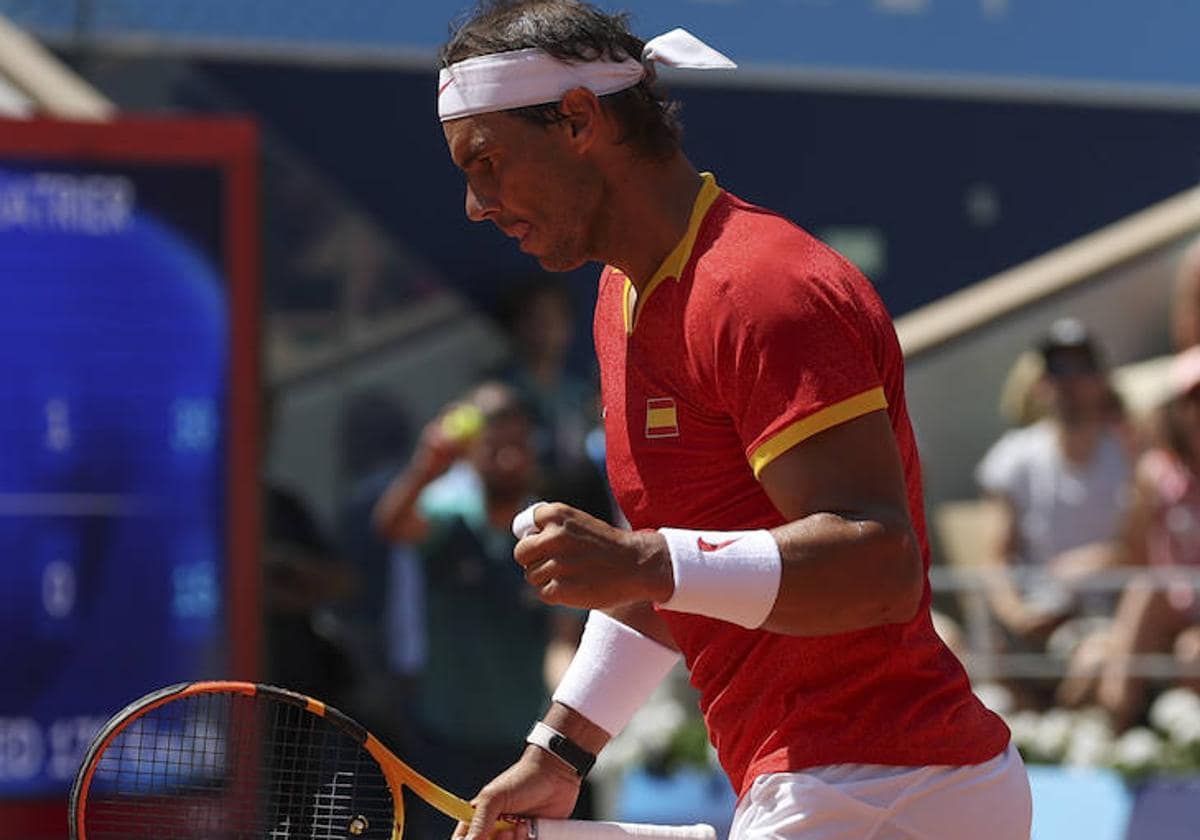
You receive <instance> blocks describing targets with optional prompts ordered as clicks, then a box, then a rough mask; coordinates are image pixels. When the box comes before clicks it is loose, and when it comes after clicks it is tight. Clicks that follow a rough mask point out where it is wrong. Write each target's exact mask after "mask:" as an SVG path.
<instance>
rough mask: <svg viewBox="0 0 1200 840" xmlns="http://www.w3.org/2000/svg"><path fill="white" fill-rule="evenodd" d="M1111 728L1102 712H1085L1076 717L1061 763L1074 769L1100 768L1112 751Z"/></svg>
mask: <svg viewBox="0 0 1200 840" xmlns="http://www.w3.org/2000/svg"><path fill="white" fill-rule="evenodd" d="M1113 743H1114V736H1113V730H1112V726H1111V725H1110V724H1109V722H1108V719H1107V718H1106V717H1105V715H1104V714H1103V713H1102V712H1099V711H1085V712H1082V713H1080V714H1079V715H1078V717H1077V718H1076V720H1075V727H1074V729H1072V731H1071V740H1070V743H1069V744H1068V745H1067V750H1066V754H1065V755H1064V757H1063V763H1064V764H1068V765H1073V766H1076V767H1102V766H1104V765H1105V764H1107V763H1108V761H1109V759H1110V756H1111V754H1112V751H1113Z"/></svg>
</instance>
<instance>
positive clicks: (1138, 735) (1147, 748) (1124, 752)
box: [1112, 726, 1165, 771]
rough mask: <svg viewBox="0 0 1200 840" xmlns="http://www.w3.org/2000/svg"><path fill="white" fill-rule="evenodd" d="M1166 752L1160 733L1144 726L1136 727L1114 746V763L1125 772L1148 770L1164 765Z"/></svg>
mask: <svg viewBox="0 0 1200 840" xmlns="http://www.w3.org/2000/svg"><path fill="white" fill-rule="evenodd" d="M1164 752H1165V751H1164V744H1163V741H1162V738H1160V737H1159V736H1158V733H1156V732H1155V731H1154V730H1152V729H1147V728H1146V727H1144V726H1135V727H1134V728H1133V729H1130V730H1129V731H1128V732H1126V733H1125V734H1124V735H1122V736H1121V737H1120V738H1118V739H1117V742H1116V744H1114V745H1113V751H1112V756H1113V763H1114V764H1115V765H1117V766H1118V767H1121V768H1123V769H1125V770H1132V771H1138V770H1148V769H1152V768H1154V767H1156V766H1158V765H1160V764H1161V763H1162V761H1163V758H1164Z"/></svg>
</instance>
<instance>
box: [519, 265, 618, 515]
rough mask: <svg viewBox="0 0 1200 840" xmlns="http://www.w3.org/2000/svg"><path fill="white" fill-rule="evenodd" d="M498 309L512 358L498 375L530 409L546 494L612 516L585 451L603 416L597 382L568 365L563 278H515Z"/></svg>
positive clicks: (569, 326)
mask: <svg viewBox="0 0 1200 840" xmlns="http://www.w3.org/2000/svg"><path fill="white" fill-rule="evenodd" d="M498 314H499V319H500V322H501V324H502V326H503V327H504V329H505V331H506V332H507V333H508V335H509V338H510V340H511V342H512V347H513V352H514V359H513V363H512V364H511V365H509V366H508V367H506V368H504V369H502V370H500V371H498V372H497V374H496V376H497V378H499V379H502V380H503V381H505V382H507V383H508V384H510V385H511V386H512V387H513V388H515V389H516V391H517V392H518V393H519V394H520V396H521V399H522V400H523V401H524V402H525V404H526V405H527V406H528V407H529V411H530V413H531V415H532V419H533V423H534V447H535V450H536V452H537V459H538V464H539V465H540V466H541V472H542V480H543V487H542V490H543V492H542V495H545V496H546V497H547V498H552V499H556V500H559V501H562V502H565V503H567V504H570V505H572V506H574V507H577V508H579V509H580V510H583V511H586V512H587V513H590V514H591V515H593V516H595V517H597V518H599V519H603V520H605V521H608V522H611V521H612V520H613V507H612V501H611V497H610V496H609V494H608V485H607V482H606V481H605V478H604V475H603V474H602V471H601V469H599V468H597V466H596V464H595V462H594V461H593V459H591V458H589V457H588V435H589V434H590V433H591V432H592V431H593V430H594V429H595V428H596V425H597V419H598V418H597V412H596V405H597V391H596V386H595V383H593V382H590V381H588V380H587V379H586V378H584V377H581V376H578V375H576V374H575V373H573V372H572V371H571V369H570V367H569V365H568V364H567V359H568V353H569V351H570V348H571V342H572V341H573V339H574V333H575V316H574V312H573V310H572V304H571V297H570V294H569V292H568V291H567V287H566V285H565V283H564V281H563V280H562V278H560V277H558V276H557V275H553V274H537V275H533V276H532V277H529V278H527V279H526V280H525V281H524V282H518V283H516V284H514V285H513V286H512V290H511V291H510V292H509V293H508V294H507V295H506V297H505V298H504V299H503V300H502V302H501V304H500V307H499V312H498Z"/></svg>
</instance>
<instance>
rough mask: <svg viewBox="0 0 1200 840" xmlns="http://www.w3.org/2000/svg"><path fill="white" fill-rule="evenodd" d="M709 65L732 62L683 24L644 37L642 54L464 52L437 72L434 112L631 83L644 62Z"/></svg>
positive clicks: (481, 109)
mask: <svg viewBox="0 0 1200 840" xmlns="http://www.w3.org/2000/svg"><path fill="white" fill-rule="evenodd" d="M651 61H657V62H659V63H660V64H666V65H668V66H670V67H682V68H688V69H695V70H712V69H724V68H731V67H737V65H736V64H734V63H733V62H732V61H730V60H729V59H728V58H726V57H725V56H723V55H721V53H719V52H717V51H716V50H714V49H713V48H712V47H710V46H708V44H705V43H704V42H703V41H701V40H700V39H699V38H697V37H696V36H695V35H692V34H691V33H690V32H688V31H686V30H683V29H672V30H671V31H670V32H668V33H667V34H665V35H659V36H658V37H657V38H652V39H651V40H649V41H647V42H646V47H645V49H643V50H642V60H641V61H637V60H635V59H632V58H626V59H625V60H624V61H586V62H567V61H562V60H560V59H557V58H554V57H553V56H551V55H550V54H549V53H545V52H543V51H542V50H540V49H537V48H536V47H535V48H531V49H526V50H515V51H513V52H503V53H495V54H493V55H481V56H477V57H475V58H468V59H465V60H463V61H459V62H456V63H454V64H451V65H450V66H449V67H446V68H443V69H442V72H441V73H440V74H439V75H438V117H439V118H440V119H441V121H442V122H446V121H447V120H454V119H458V118H459V117H469V116H472V115H474V114H486V113H490V112H492V111H508V110H511V109H513V108H524V107H526V106H528V105H543V104H545V103H547V102H557V101H558V100H559V99H561V98H562V95H563V94H564V93H566V92H567V91H569V90H572V89H574V88H577V87H585V88H587V89H588V90H590V91H592V92H593V93H595V94H596V95H597V96H604V95H605V94H608V93H616V92H617V91H619V90H625V89H626V88H631V87H633V86H634V85H636V84H637V83H638V82H640V81H641V80H642V77H643V76H645V74H646V66H645V65H646V64H647V63H648V62H651Z"/></svg>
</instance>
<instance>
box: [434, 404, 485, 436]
mask: <svg viewBox="0 0 1200 840" xmlns="http://www.w3.org/2000/svg"><path fill="white" fill-rule="evenodd" d="M481 431H483V412H482V411H480V410H479V409H478V408H476V407H475V406H473V405H460V406H458V407H457V408H453V409H451V410H450V411H448V412H447V413H446V416H445V417H443V418H442V433H443V434H445V435H446V437H448V438H450V439H451V440H453V441H458V442H460V443H466V442H468V441H471V440H474V439H475V438H476V437H478V436H479V433H480V432H481Z"/></svg>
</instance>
